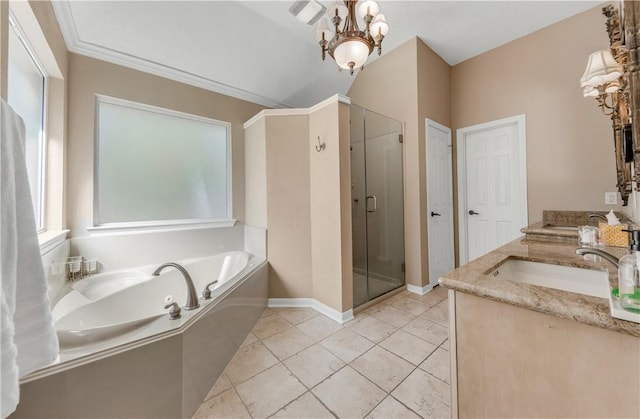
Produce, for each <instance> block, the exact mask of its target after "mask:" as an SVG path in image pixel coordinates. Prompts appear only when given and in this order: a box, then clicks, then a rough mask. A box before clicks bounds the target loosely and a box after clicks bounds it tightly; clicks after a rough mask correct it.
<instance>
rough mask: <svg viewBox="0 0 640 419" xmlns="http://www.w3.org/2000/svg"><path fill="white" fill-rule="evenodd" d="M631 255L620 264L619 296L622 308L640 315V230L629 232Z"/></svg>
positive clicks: (624, 257)
mask: <svg viewBox="0 0 640 419" xmlns="http://www.w3.org/2000/svg"><path fill="white" fill-rule="evenodd" d="M629 233H630V234H631V240H629V249H630V250H631V253H629V254H628V255H625V256H623V257H622V258H620V262H619V263H618V295H619V298H620V305H621V306H622V308H624V309H625V310H628V311H632V312H634V313H640V230H629Z"/></svg>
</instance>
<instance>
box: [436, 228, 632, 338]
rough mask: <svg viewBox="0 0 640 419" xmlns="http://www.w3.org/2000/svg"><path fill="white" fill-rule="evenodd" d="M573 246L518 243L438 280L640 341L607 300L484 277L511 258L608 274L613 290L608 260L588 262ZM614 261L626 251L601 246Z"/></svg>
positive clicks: (613, 272) (614, 273) (613, 273)
mask: <svg viewBox="0 0 640 419" xmlns="http://www.w3.org/2000/svg"><path fill="white" fill-rule="evenodd" d="M577 247H578V245H577V241H576V242H572V243H563V242H554V241H539V240H531V239H526V238H522V239H517V240H514V241H512V242H511V243H508V244H506V245H505V246H502V247H500V248H498V249H497V250H494V251H493V252H490V253H488V254H487V255H485V256H482V257H480V258H478V259H476V260H474V261H471V262H469V263H468V264H467V265H465V266H462V267H460V268H457V269H455V270H454V271H452V272H449V273H447V274H445V275H444V276H443V277H441V278H440V280H439V282H440V284H441V285H443V286H444V287H446V288H449V289H451V290H454V291H459V292H463V293H466V294H471V295H476V296H479V297H483V298H487V299H490V300H493V301H497V302H502V303H507V304H511V305H513V306H516V307H521V308H526V309H530V310H533V311H537V312H540V313H544V314H549V315H552V316H556V317H561V318H565V319H569V320H574V321H576V322H579V323H584V324H588V325H592V326H597V327H601V328H604V329H608V330H612V331H616V332H620V333H624V334H627V335H631V336H635V337H640V324H638V323H633V322H630V321H625V320H619V319H616V318H613V317H611V311H610V307H609V300H607V299H604V298H598V297H591V296H586V295H581V294H574V293H571V292H566V291H560V290H555V289H551V288H545V287H539V286H535V285H528V284H524V283H515V282H512V281H508V280H503V279H497V278H493V277H490V276H489V275H486V274H485V273H486V272H489V271H490V270H492V269H494V268H495V267H497V266H498V265H500V264H501V263H503V262H504V261H505V260H507V259H509V258H512V259H513V258H515V259H522V260H529V261H533V262H542V263H551V264H556V265H564V266H571V267H577V268H586V269H595V270H601V271H607V272H608V273H609V282H610V287H611V288H614V287H617V270H616V268H615V267H614V266H613V265H612V264H611V263H609V262H607V261H604V260H602V261H592V260H589V259H585V258H584V257H582V256H579V255H576V254H575V249H576V248H577ZM602 249H603V250H605V251H607V252H609V253H612V254H614V255H615V256H617V257H621V256H623V255H625V254H626V253H627V252H628V250H627V249H625V248H618V247H602Z"/></svg>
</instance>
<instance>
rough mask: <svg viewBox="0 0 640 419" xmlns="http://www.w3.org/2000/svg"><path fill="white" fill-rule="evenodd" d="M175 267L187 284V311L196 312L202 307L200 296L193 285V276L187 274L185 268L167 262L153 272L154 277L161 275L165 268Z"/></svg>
mask: <svg viewBox="0 0 640 419" xmlns="http://www.w3.org/2000/svg"><path fill="white" fill-rule="evenodd" d="M169 266H170V267H173V268H176V269H177V270H178V271H180V273H181V274H182V276H183V277H184V280H185V282H186V283H187V291H188V292H187V304H186V305H185V306H184V309H185V310H194V309H196V308H198V307H200V303H199V302H198V294H197V293H196V287H195V286H194V285H193V280H192V279H191V275H189V272H187V270H186V269H185V268H183V267H182V266H180V265H178V264H177V263H174V262H167V263H163V264H162V265H160V266H159V267H158V269H156V270H155V271H153V274H152V275H153V276H158V275H160V271H162V270H163V269H164V268H166V267H169Z"/></svg>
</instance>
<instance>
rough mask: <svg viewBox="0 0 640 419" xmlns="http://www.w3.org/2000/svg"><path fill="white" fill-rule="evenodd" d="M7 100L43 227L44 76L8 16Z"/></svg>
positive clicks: (37, 213)
mask: <svg viewBox="0 0 640 419" xmlns="http://www.w3.org/2000/svg"><path fill="white" fill-rule="evenodd" d="M9 22H10V29H9V59H8V72H7V78H8V82H9V83H8V89H7V93H8V94H7V102H8V103H9V105H11V107H12V108H13V109H14V110H15V111H16V113H17V114H18V115H20V116H21V117H22V119H23V121H24V123H25V128H26V154H27V174H28V177H29V185H30V187H31V197H32V200H33V208H34V212H35V219H36V224H37V229H38V230H39V231H40V230H42V229H43V228H44V225H43V224H44V221H43V219H44V214H43V194H44V191H43V184H44V180H43V173H44V168H43V166H44V138H45V136H44V121H45V103H46V100H45V92H46V83H47V77H46V74H45V72H44V71H43V69H42V66H41V65H40V64H39V61H38V59H37V57H36V56H35V54H34V53H33V50H32V48H31V47H30V45H29V43H28V41H27V39H26V37H25V36H24V34H23V32H22V30H21V29H20V27H19V26H18V24H17V22H16V20H15V18H14V17H13V16H10V18H9Z"/></svg>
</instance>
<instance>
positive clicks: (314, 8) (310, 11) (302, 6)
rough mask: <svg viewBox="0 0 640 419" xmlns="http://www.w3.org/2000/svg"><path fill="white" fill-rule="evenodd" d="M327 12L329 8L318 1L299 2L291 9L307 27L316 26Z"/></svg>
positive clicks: (304, 0)
mask: <svg viewBox="0 0 640 419" xmlns="http://www.w3.org/2000/svg"><path fill="white" fill-rule="evenodd" d="M326 11H327V8H326V7H324V6H323V5H322V4H320V3H319V2H317V1H316V0H297V1H296V2H294V3H293V4H292V5H291V7H289V12H290V13H291V14H292V15H294V16H295V18H296V19H298V20H299V21H300V22H302V23H306V24H307V25H313V24H315V23H316V22H317V21H318V20H319V19H320V17H322V15H324V13H325V12H326Z"/></svg>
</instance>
